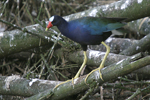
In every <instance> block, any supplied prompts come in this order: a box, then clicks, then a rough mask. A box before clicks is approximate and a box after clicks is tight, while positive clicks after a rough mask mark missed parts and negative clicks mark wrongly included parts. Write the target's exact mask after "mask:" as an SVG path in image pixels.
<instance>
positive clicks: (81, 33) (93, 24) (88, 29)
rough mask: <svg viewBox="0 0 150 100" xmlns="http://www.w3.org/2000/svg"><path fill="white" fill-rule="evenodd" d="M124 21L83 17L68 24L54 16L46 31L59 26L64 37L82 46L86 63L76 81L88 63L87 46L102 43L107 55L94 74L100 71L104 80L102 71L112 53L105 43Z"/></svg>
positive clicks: (121, 19) (78, 73) (76, 76)
mask: <svg viewBox="0 0 150 100" xmlns="http://www.w3.org/2000/svg"><path fill="white" fill-rule="evenodd" d="M123 20H125V18H101V17H83V18H79V19H75V20H72V21H69V22H67V21H66V20H65V19H63V18H62V17H60V16H58V15H54V16H52V17H51V18H50V19H49V23H48V26H47V28H46V31H47V30H48V29H49V28H51V27H52V26H57V28H58V29H59V31H60V32H61V33H62V34H63V35H64V36H66V37H68V38H70V39H71V40H73V41H75V42H77V43H79V44H80V45H81V47H82V49H83V53H84V61H83V64H82V66H81V67H80V69H79V71H78V72H77V74H76V75H75V77H74V79H75V78H78V77H79V75H80V73H81V71H82V69H83V67H84V66H85V64H86V62H87V56H86V50H87V45H99V44H100V43H102V44H103V45H104V46H105V47H106V49H107V51H106V54H105V56H104V58H103V60H102V62H101V64H100V66H99V68H97V69H95V70H93V71H92V72H94V71H96V70H99V73H100V78H101V79H102V80H103V78H102V74H101V72H100V70H101V69H102V68H103V67H104V63H105V60H106V58H107V55H108V54H109V51H110V47H109V46H107V45H106V44H105V43H104V42H103V41H105V40H106V39H107V38H108V37H109V36H110V35H111V33H112V32H111V31H112V30H115V29H118V28H121V27H122V26H124V25H125V24H124V23H121V21H123ZM92 72H90V73H89V74H88V75H87V77H86V79H85V83H86V80H87V78H88V76H89V75H90V74H91V73H92ZM63 83H65V82H63ZM63 83H61V84H63ZM59 85H60V84H59ZM59 85H57V86H56V87H58V86H59ZM56 87H55V88H56Z"/></svg>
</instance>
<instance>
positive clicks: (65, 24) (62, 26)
mask: <svg viewBox="0 0 150 100" xmlns="http://www.w3.org/2000/svg"><path fill="white" fill-rule="evenodd" d="M57 28H58V29H59V31H60V32H61V33H62V34H63V35H65V36H66V35H67V33H68V22H67V21H66V20H65V19H63V18H62V20H61V21H60V22H59V24H58V25H57Z"/></svg>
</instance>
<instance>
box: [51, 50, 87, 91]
mask: <svg viewBox="0 0 150 100" xmlns="http://www.w3.org/2000/svg"><path fill="white" fill-rule="evenodd" d="M83 53H84V61H83V63H82V65H81V67H80V69H79V71H78V72H77V74H76V75H75V77H74V78H72V84H74V82H73V80H74V79H76V78H78V77H79V75H80V73H81V71H82V69H83V68H84V66H85V64H86V62H87V56H86V51H83ZM69 81H71V80H67V81H65V82H62V83H60V84H58V85H56V86H55V87H54V89H56V88H57V87H58V86H60V85H61V84H64V83H67V82H69ZM54 89H53V90H54Z"/></svg>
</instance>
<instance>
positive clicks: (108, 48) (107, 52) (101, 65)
mask: <svg viewBox="0 0 150 100" xmlns="http://www.w3.org/2000/svg"><path fill="white" fill-rule="evenodd" d="M101 44H103V45H104V46H105V47H106V50H107V51H106V54H105V56H104V58H103V60H102V62H101V64H100V66H99V68H97V69H95V70H92V71H91V72H90V73H89V74H88V75H87V76H86V78H85V80H84V81H85V83H86V81H87V78H88V77H89V76H90V75H91V74H92V73H93V72H95V71H97V70H99V74H100V78H101V79H102V80H103V78H102V74H101V72H100V70H101V69H102V68H103V67H104V63H105V60H106V58H107V56H108V54H109V52H110V47H109V46H108V45H106V44H105V43H104V42H101ZM103 81H104V80H103ZM86 84H87V83H86Z"/></svg>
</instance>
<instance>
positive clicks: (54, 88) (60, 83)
mask: <svg viewBox="0 0 150 100" xmlns="http://www.w3.org/2000/svg"><path fill="white" fill-rule="evenodd" d="M74 79H75V78H72V79H70V80H67V81H65V82H61V83H60V84H58V85H56V86H55V87H54V89H53V91H54V90H55V89H56V88H57V87H59V86H60V85H62V84H65V83H67V82H69V81H72V85H73V86H74Z"/></svg>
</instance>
